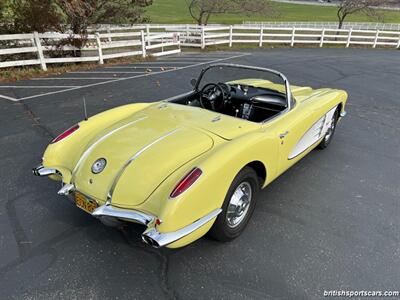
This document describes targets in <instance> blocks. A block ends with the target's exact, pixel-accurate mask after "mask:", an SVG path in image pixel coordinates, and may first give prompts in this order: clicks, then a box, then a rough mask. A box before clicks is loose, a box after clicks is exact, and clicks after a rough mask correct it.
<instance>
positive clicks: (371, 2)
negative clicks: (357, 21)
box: [336, 0, 393, 29]
mask: <svg viewBox="0 0 400 300" xmlns="http://www.w3.org/2000/svg"><path fill="white" fill-rule="evenodd" d="M392 1H393V0H341V1H340V2H339V5H338V10H337V12H336V15H337V18H338V20H339V29H341V28H342V27H343V23H344V20H345V19H346V18H347V17H348V16H349V15H351V14H354V13H364V14H366V15H368V16H371V17H376V18H382V16H381V14H380V13H379V12H378V10H377V9H376V8H377V7H378V6H382V5H385V4H389V3H390V2H392Z"/></svg>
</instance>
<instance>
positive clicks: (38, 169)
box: [32, 165, 59, 176]
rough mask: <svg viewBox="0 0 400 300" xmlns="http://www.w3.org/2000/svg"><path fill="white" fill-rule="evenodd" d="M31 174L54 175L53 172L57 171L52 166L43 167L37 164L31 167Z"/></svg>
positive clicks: (56, 172)
mask: <svg viewBox="0 0 400 300" xmlns="http://www.w3.org/2000/svg"><path fill="white" fill-rule="evenodd" d="M32 173H33V175H36V176H49V175H54V174H59V172H58V171H57V170H56V169H52V168H45V167H43V165H38V166H37V167H35V168H33V169H32Z"/></svg>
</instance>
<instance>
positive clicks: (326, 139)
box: [325, 116, 336, 142]
mask: <svg viewBox="0 0 400 300" xmlns="http://www.w3.org/2000/svg"><path fill="white" fill-rule="evenodd" d="M335 126H336V122H335V116H333V117H332V120H331V125H330V126H329V128H328V131H327V132H326V134H325V141H326V142H328V141H329V140H330V138H331V137H332V134H333V132H334V131H335Z"/></svg>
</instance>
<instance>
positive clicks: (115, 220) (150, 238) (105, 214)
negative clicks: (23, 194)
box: [32, 165, 222, 248]
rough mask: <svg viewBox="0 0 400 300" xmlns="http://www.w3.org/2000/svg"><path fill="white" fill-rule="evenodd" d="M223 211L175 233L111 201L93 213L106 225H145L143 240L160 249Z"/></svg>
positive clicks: (39, 172) (66, 189)
mask: <svg viewBox="0 0 400 300" xmlns="http://www.w3.org/2000/svg"><path fill="white" fill-rule="evenodd" d="M32 172H33V174H34V175H36V176H49V175H54V174H59V175H61V173H60V172H58V171H57V170H56V169H53V168H45V167H44V166H43V165H38V166H37V167H35V168H33V169H32ZM73 192H75V186H74V185H73V184H65V185H63V187H62V188H61V189H60V190H59V191H58V194H59V195H63V196H67V197H68V198H70V199H71V200H72V201H73ZM73 202H74V201H73ZM221 211H222V209H220V208H218V209H215V210H213V211H212V212H210V213H209V214H207V215H205V216H203V217H202V218H200V219H198V220H196V221H195V222H193V223H191V224H189V225H187V226H185V227H183V228H181V229H179V230H177V231H173V232H159V231H158V230H157V228H156V226H157V225H159V224H161V220H159V219H157V217H156V216H153V215H150V214H146V213H143V212H141V211H137V210H133V209H124V208H118V207H115V206H112V205H111V203H110V201H107V202H106V204H104V205H101V206H99V207H98V208H96V209H95V210H94V211H93V213H92V216H94V217H96V218H98V219H100V220H101V221H102V222H103V221H104V222H103V223H104V224H106V225H111V224H119V223H120V221H121V220H122V221H124V220H125V221H130V222H134V223H139V224H142V225H145V226H147V229H146V230H145V231H144V232H143V233H142V240H143V241H144V242H145V243H147V244H149V245H151V246H153V247H155V248H160V247H163V246H166V245H168V244H171V243H173V242H176V241H178V240H180V239H182V238H184V237H185V236H187V235H189V234H191V233H193V232H195V231H196V230H197V229H199V228H200V227H202V226H204V225H205V224H207V223H208V222H209V221H211V220H212V219H213V218H215V217H217V216H218V215H219V214H220V213H221Z"/></svg>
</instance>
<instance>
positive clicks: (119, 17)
mask: <svg viewBox="0 0 400 300" xmlns="http://www.w3.org/2000/svg"><path fill="white" fill-rule="evenodd" d="M56 1H57V3H58V5H59V7H60V8H61V10H62V11H63V13H64V15H65V19H66V20H65V22H66V23H67V24H69V26H70V30H71V31H72V32H73V33H75V34H86V32H87V28H88V27H89V25H92V24H97V23H120V24H122V23H124V24H126V23H129V24H133V23H142V22H145V21H148V20H147V19H146V18H144V17H143V12H144V10H143V7H146V6H149V5H151V4H152V0H114V1H108V0H56Z"/></svg>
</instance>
